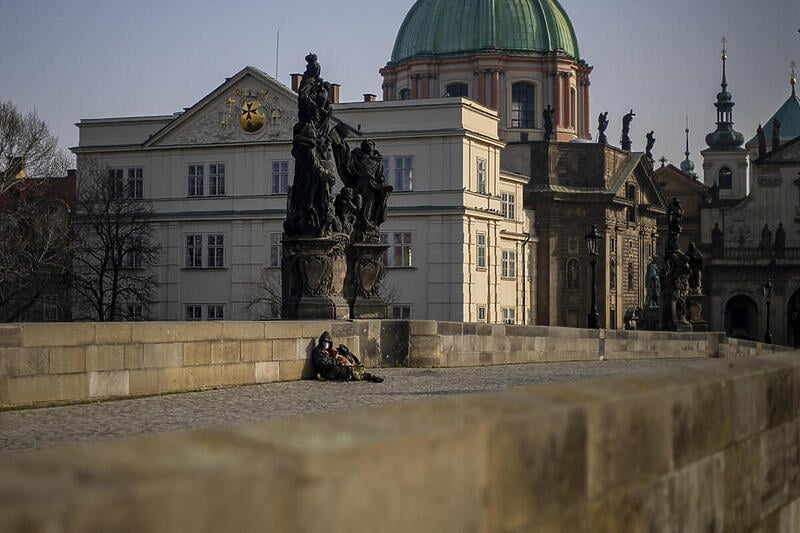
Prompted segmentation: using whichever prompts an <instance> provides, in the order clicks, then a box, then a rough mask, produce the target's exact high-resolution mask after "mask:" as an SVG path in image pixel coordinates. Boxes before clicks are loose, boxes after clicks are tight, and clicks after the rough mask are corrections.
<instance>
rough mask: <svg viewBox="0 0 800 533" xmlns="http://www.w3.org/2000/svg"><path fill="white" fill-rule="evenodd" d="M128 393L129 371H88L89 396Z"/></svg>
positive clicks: (98, 396) (126, 394)
mask: <svg viewBox="0 0 800 533" xmlns="http://www.w3.org/2000/svg"><path fill="white" fill-rule="evenodd" d="M129 393H130V372H129V371H128V370H119V371H116V372H90V373H89V398H111V397H116V396H128V394H129Z"/></svg>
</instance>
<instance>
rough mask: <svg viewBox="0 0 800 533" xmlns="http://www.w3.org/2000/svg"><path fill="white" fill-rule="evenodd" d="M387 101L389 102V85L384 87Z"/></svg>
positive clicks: (384, 98) (384, 97) (384, 99)
mask: <svg viewBox="0 0 800 533" xmlns="http://www.w3.org/2000/svg"><path fill="white" fill-rule="evenodd" d="M387 100H389V86H388V85H384V86H383V101H384V102H386V101H387Z"/></svg>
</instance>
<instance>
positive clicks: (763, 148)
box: [756, 124, 767, 159]
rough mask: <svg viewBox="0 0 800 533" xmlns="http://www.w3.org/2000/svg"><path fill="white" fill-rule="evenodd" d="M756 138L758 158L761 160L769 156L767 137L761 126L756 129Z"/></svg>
mask: <svg viewBox="0 0 800 533" xmlns="http://www.w3.org/2000/svg"><path fill="white" fill-rule="evenodd" d="M756 136H757V137H758V158H759V159H761V158H763V157H764V156H766V155H767V135H766V133H764V128H762V127H761V124H759V125H758V128H756Z"/></svg>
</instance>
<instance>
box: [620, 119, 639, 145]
mask: <svg viewBox="0 0 800 533" xmlns="http://www.w3.org/2000/svg"><path fill="white" fill-rule="evenodd" d="M635 116H636V113H634V112H633V109H631V110H630V112H629V113H625V115H623V116H622V138H621V139H620V144H621V145H622V149H623V150H625V151H626V152H630V151H631V146H632V145H633V143H632V142H631V135H630V133H631V122H633V117H635Z"/></svg>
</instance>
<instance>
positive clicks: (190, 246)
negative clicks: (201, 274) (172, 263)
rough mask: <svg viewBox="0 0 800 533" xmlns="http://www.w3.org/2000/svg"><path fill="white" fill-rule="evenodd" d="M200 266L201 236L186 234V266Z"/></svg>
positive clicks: (201, 254)
mask: <svg viewBox="0 0 800 533" xmlns="http://www.w3.org/2000/svg"><path fill="white" fill-rule="evenodd" d="M202 267H203V236H202V235H187V236H186V268H202ZM187 320H188V319H187Z"/></svg>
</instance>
